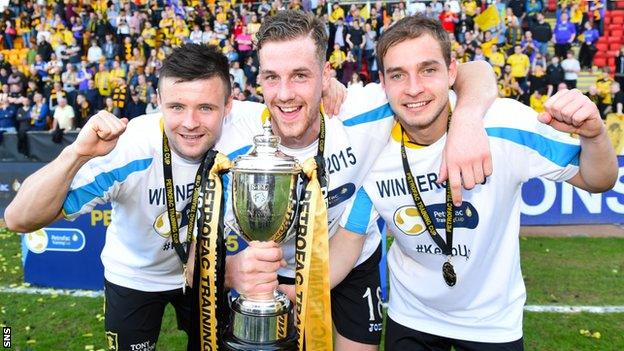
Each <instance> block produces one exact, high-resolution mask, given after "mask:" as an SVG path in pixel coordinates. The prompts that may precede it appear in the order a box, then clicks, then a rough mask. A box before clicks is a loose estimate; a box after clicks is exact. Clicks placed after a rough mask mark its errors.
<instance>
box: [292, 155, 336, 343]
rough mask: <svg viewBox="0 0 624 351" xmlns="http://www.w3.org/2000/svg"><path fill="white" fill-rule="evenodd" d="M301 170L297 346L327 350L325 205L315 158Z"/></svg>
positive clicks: (329, 337) (329, 323) (329, 333)
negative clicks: (302, 179)
mask: <svg viewBox="0 0 624 351" xmlns="http://www.w3.org/2000/svg"><path fill="white" fill-rule="evenodd" d="M303 172H304V173H305V175H306V177H307V179H308V182H307V185H306V187H305V189H303V190H302V191H303V194H302V199H300V203H299V219H298V221H299V223H298V226H297V235H296V238H297V239H296V245H295V250H296V251H295V260H296V271H295V293H296V311H295V314H296V318H295V327H296V329H297V346H298V350H299V351H303V350H304V349H305V350H306V351H326V350H332V349H333V341H332V320H331V302H330V295H329V294H330V285H329V234H328V229H327V207H326V206H325V199H324V198H323V194H322V192H321V186H320V183H319V180H318V178H317V165H316V162H315V161H314V160H313V159H309V160H307V161H306V162H305V163H304V164H303ZM311 296H312V297H313V298H310V297H311ZM304 342H305V346H304Z"/></svg>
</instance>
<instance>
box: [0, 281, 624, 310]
mask: <svg viewBox="0 0 624 351" xmlns="http://www.w3.org/2000/svg"><path fill="white" fill-rule="evenodd" d="M0 293H12V294H35V295H66V296H77V297H102V296H104V291H102V290H71V289H52V288H32V287H24V286H18V287H13V288H11V287H8V286H0ZM382 305H383V307H384V308H387V307H388V305H387V303H385V302H384V303H382ZM524 310H525V311H527V312H538V313H543V312H548V313H580V312H587V313H598V314H603V313H624V306H560V305H526V306H524Z"/></svg>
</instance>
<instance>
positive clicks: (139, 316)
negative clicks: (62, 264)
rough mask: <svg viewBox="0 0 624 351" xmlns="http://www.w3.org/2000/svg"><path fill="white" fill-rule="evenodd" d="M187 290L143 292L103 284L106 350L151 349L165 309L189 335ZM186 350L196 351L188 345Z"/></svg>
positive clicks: (189, 307) (153, 347)
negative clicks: (169, 308) (170, 310)
mask: <svg viewBox="0 0 624 351" xmlns="http://www.w3.org/2000/svg"><path fill="white" fill-rule="evenodd" d="M189 290H190V289H188V288H187V291H186V294H183V293H182V289H175V290H170V291H163V292H145V291H139V290H134V289H130V288H125V287H123V286H119V285H115V284H113V283H111V282H109V281H107V280H105V281H104V296H105V309H104V317H105V319H104V328H105V330H106V340H107V344H108V349H109V350H124V351H125V350H153V349H155V347H156V346H155V345H156V342H157V341H158V334H159V333H160V326H161V324H162V318H163V314H164V312H165V307H166V306H167V304H168V303H171V304H172V305H173V307H174V308H175V311H176V317H177V321H178V328H179V329H180V330H184V331H185V332H186V333H187V334H188V333H189V328H190V320H191V298H192V297H193V294H191V293H190V291H189ZM187 347H188V350H193V349H196V348H195V347H192V345H188V346H187Z"/></svg>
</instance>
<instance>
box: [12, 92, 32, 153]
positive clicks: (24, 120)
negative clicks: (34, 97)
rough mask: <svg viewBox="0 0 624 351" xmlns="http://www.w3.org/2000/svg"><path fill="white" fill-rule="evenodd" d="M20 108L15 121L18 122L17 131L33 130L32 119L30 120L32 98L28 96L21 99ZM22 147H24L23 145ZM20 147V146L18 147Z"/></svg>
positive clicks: (19, 132)
mask: <svg viewBox="0 0 624 351" xmlns="http://www.w3.org/2000/svg"><path fill="white" fill-rule="evenodd" d="M20 104H21V106H20V108H18V109H17V113H16V115H15V121H16V122H17V133H18V134H23V133H26V132H27V131H29V130H31V124H30V122H31V120H30V111H31V110H32V106H31V103H30V99H29V98H28V97H26V96H24V97H22V98H21V99H20ZM22 147H24V146H23V145H22ZM19 148H20V147H19V146H18V149H19Z"/></svg>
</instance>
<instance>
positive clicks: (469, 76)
mask: <svg viewBox="0 0 624 351" xmlns="http://www.w3.org/2000/svg"><path fill="white" fill-rule="evenodd" d="M453 88H454V89H455V92H456V93H457V104H456V106H455V109H454V110H453V116H452V117H451V126H450V128H449V131H448V138H447V140H446V146H445V148H444V159H443V160H442V165H441V166H440V172H439V177H438V182H439V183H442V182H443V181H446V180H448V181H449V184H450V186H451V192H452V195H453V203H454V204H455V205H456V206H459V205H461V201H462V200H461V199H462V197H461V187H462V183H463V187H464V188H465V189H472V188H473V187H474V186H475V184H479V183H483V182H484V181H485V177H487V176H489V175H490V174H492V155H491V153H490V145H489V143H488V139H487V135H486V134H485V129H484V127H483V116H485V113H486V112H487V110H488V109H489V108H490V105H492V103H493V102H494V100H495V99H496V96H497V95H498V88H497V86H496V77H495V76H494V71H493V70H492V67H491V66H490V65H489V64H488V63H487V62H485V61H473V62H468V63H464V64H461V65H459V66H458V74H457V79H456V80H455V85H454V86H453ZM466 150H470V152H466Z"/></svg>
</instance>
